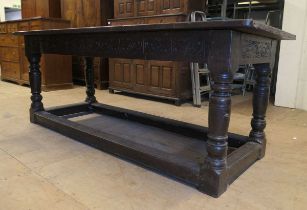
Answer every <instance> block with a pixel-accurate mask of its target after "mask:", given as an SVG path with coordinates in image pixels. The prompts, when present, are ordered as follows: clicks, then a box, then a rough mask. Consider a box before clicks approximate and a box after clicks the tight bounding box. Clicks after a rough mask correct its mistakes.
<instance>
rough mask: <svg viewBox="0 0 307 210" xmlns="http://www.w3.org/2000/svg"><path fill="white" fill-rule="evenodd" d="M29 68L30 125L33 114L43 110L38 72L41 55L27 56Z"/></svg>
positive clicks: (32, 120) (39, 72) (40, 81)
mask: <svg viewBox="0 0 307 210" xmlns="http://www.w3.org/2000/svg"><path fill="white" fill-rule="evenodd" d="M27 58H28V60H29V63H30V67H29V79H30V86H31V93H32V96H31V101H32V103H31V108H30V121H31V122H32V123H34V122H35V120H34V113H35V112H38V111H43V110H44V105H43V103H42V99H43V97H42V95H41V83H42V79H41V71H40V65H39V63H40V58H41V54H39V53H37V54H30V55H28V56H27Z"/></svg>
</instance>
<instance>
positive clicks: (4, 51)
mask: <svg viewBox="0 0 307 210" xmlns="http://www.w3.org/2000/svg"><path fill="white" fill-rule="evenodd" d="M0 59H1V60H4V61H16V62H19V49H18V48H16V47H1V48H0Z"/></svg>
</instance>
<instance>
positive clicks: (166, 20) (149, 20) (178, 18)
mask: <svg viewBox="0 0 307 210" xmlns="http://www.w3.org/2000/svg"><path fill="white" fill-rule="evenodd" d="M185 19H186V17H185V16H184V15H183V16H168V17H151V18H146V22H145V23H146V24H158V23H176V22H184V21H185Z"/></svg>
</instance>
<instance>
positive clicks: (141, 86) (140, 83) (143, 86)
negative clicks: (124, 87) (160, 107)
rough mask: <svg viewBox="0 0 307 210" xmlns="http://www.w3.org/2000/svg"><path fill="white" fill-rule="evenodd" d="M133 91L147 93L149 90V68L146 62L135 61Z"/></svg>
mask: <svg viewBox="0 0 307 210" xmlns="http://www.w3.org/2000/svg"><path fill="white" fill-rule="evenodd" d="M132 74H133V81H132V83H133V90H135V91H139V92H146V90H147V78H146V76H147V67H146V61H145V60H133V73H132Z"/></svg>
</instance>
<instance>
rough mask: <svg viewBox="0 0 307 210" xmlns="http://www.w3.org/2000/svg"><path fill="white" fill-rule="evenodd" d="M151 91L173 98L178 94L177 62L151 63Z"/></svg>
mask: <svg viewBox="0 0 307 210" xmlns="http://www.w3.org/2000/svg"><path fill="white" fill-rule="evenodd" d="M148 71H149V73H148V80H149V84H148V86H149V91H150V92H152V93H154V94H159V95H165V96H171V95H174V93H175V92H176V90H175V89H176V71H177V65H176V62H171V61H149V63H148Z"/></svg>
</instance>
